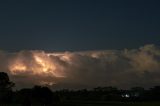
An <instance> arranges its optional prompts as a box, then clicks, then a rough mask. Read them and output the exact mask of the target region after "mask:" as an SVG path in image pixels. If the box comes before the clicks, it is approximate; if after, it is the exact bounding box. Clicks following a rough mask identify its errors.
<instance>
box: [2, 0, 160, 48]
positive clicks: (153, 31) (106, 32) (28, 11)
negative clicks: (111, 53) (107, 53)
mask: <svg viewBox="0 0 160 106" xmlns="http://www.w3.org/2000/svg"><path fill="white" fill-rule="evenodd" d="M151 43H152V44H156V45H160V1H159V0H73V1H70V0H64V1H61V0H31V1H29V0H19V1H18V0H10V1H8V0H2V1H1V2H0V49H2V50H7V51H19V50H23V49H41V50H47V51H65V50H71V51H82V50H103V49H123V48H136V47H139V46H143V45H145V44H151Z"/></svg>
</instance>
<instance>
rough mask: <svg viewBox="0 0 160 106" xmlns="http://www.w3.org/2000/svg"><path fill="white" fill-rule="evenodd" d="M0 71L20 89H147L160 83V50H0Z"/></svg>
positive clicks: (153, 48)
mask: <svg viewBox="0 0 160 106" xmlns="http://www.w3.org/2000/svg"><path fill="white" fill-rule="evenodd" d="M0 59H1V62H0V70H2V71H5V72H7V73H8V74H9V75H10V77H11V80H12V81H14V82H15V83H16V85H17V87H20V88H21V87H31V86H33V85H35V84H36V85H37V84H42V85H46V84H47V85H49V86H53V88H55V89H56V88H90V87H96V86H118V87H123V88H126V87H131V86H144V87H149V86H153V85H158V84H160V77H159V76H160V49H159V48H157V47H155V46H154V45H146V46H144V47H140V48H139V49H132V50H128V49H125V50H104V51H85V52H61V53H58V52H55V53H46V52H45V51H38V50H35V51H20V52H17V53H7V52H4V51H0Z"/></svg>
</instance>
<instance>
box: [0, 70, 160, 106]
mask: <svg viewBox="0 0 160 106" xmlns="http://www.w3.org/2000/svg"><path fill="white" fill-rule="evenodd" d="M14 85H15V84H14V83H13V82H11V81H10V80H9V77H8V75H7V74H6V73H4V72H0V106H153V105H154V106H158V105H160V102H159V101H160V86H155V87H153V88H150V89H148V90H145V89H144V88H142V87H134V88H131V89H130V90H122V89H117V88H116V87H97V88H94V89H92V90H87V89H82V90H68V89H63V90H59V91H54V92H52V91H51V90H50V89H49V88H47V87H42V86H35V87H33V88H30V89H28V88H24V89H21V90H19V91H13V90H12V88H13V87H14Z"/></svg>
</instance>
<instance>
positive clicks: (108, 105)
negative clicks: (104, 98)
mask: <svg viewBox="0 0 160 106" xmlns="http://www.w3.org/2000/svg"><path fill="white" fill-rule="evenodd" d="M0 106H28V105H19V104H1V105H0ZM30 106H160V102H141V103H133V102H128V103H124V102H94V101H93V102H72V103H71V102H70V103H60V104H57V105H30Z"/></svg>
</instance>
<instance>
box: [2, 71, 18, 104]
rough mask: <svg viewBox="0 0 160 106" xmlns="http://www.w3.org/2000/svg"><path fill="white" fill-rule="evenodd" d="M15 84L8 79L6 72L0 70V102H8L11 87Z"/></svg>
mask: <svg viewBox="0 0 160 106" xmlns="http://www.w3.org/2000/svg"><path fill="white" fill-rule="evenodd" d="M14 85H15V84H14V83H13V82H11V81H10V80H9V77H8V74H7V73H5V72H0V102H9V101H10V100H11V96H12V87H13V86H14Z"/></svg>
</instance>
